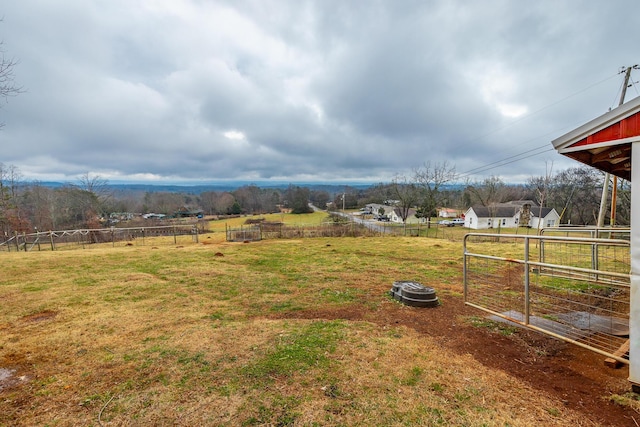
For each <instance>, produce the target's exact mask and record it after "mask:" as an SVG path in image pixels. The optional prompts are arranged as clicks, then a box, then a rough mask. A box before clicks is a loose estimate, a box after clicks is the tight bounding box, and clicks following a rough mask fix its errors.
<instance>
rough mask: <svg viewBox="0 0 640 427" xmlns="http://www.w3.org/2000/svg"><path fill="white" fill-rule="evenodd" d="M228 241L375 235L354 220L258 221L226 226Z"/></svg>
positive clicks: (373, 231) (378, 233)
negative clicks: (318, 222)
mask: <svg viewBox="0 0 640 427" xmlns="http://www.w3.org/2000/svg"><path fill="white" fill-rule="evenodd" d="M225 232H226V239H227V241H228V242H243V241H258V240H266V239H300V238H313V237H357V236H377V235H380V234H381V231H379V230H372V229H370V228H367V227H366V226H364V225H362V224H357V223H355V222H347V223H323V224H315V225H288V224H284V223H260V224H250V225H246V226H240V227H226V229H225Z"/></svg>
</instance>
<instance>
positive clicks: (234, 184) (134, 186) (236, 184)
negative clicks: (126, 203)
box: [38, 181, 375, 194]
mask: <svg viewBox="0 0 640 427" xmlns="http://www.w3.org/2000/svg"><path fill="white" fill-rule="evenodd" d="M38 184H39V185H42V186H44V187H49V188H60V187H64V186H65V185H70V184H71V183H63V182H55V181H43V182H42V181H41V182H38ZM248 185H255V186H256V187H259V188H273V189H286V188H287V187H289V185H295V186H298V187H304V188H309V189H310V190H315V191H327V192H328V193H339V192H342V191H344V189H345V187H349V188H357V189H367V188H369V187H371V186H372V185H375V184H362V183H357V184H349V183H347V184H341V185H337V184H329V183H295V182H294V183H288V182H270V181H264V182H248V181H229V182H223V183H211V184H194V185H176V184H141V183H111V182H110V183H108V184H107V187H109V188H110V189H111V190H114V191H117V192H120V193H127V192H133V193H141V192H142V193H161V192H166V193H187V194H201V193H204V192H206V191H217V192H221V191H234V190H236V189H238V188H240V187H244V186H248Z"/></svg>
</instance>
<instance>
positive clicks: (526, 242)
mask: <svg viewBox="0 0 640 427" xmlns="http://www.w3.org/2000/svg"><path fill="white" fill-rule="evenodd" d="M529 310H530V307H529V237H528V236H527V237H525V238H524V324H525V325H528V324H529V314H530V313H529Z"/></svg>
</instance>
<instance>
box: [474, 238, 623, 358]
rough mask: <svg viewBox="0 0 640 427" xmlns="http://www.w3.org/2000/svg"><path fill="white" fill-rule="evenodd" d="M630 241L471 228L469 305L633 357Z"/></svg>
mask: <svg viewBox="0 0 640 427" xmlns="http://www.w3.org/2000/svg"><path fill="white" fill-rule="evenodd" d="M630 269H631V267H630V243H629V241H628V240H622V239H616V240H613V239H598V238H587V237H585V238H580V237H562V236H548V235H545V236H520V235H505V234H502V235H495V234H487V233H471V234H467V235H466V236H465V239H464V300H465V304H467V305H470V306H473V307H476V308H478V309H481V310H484V311H486V312H488V313H491V314H492V316H494V318H495V320H508V321H511V322H514V323H517V324H519V325H522V326H525V327H527V328H530V329H534V330H537V331H539V332H543V333H545V334H548V335H551V336H554V337H556V338H559V339H562V340H564V341H568V342H570V343H573V344H576V345H579V346H581V347H585V348H588V349H590V350H593V351H595V352H598V353H600V354H602V355H604V356H606V357H609V358H612V359H613V360H615V361H617V362H621V363H628V360H627V359H626V357H625V353H626V351H627V350H628V345H629V308H630V302H629V301H630Z"/></svg>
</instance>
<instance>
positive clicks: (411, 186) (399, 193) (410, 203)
mask: <svg viewBox="0 0 640 427" xmlns="http://www.w3.org/2000/svg"><path fill="white" fill-rule="evenodd" d="M391 189H392V194H393V197H395V198H396V199H397V200H398V201H399V204H398V209H399V211H400V212H399V213H400V218H402V222H406V221H407V218H408V217H409V210H410V209H411V208H412V207H414V206H416V204H417V203H418V200H420V190H419V188H418V186H417V185H416V183H415V182H413V181H410V180H408V179H407V177H406V176H400V175H396V177H395V178H393V181H392V182H391Z"/></svg>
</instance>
